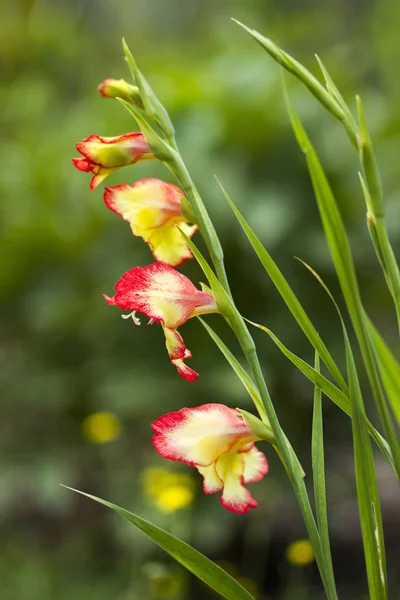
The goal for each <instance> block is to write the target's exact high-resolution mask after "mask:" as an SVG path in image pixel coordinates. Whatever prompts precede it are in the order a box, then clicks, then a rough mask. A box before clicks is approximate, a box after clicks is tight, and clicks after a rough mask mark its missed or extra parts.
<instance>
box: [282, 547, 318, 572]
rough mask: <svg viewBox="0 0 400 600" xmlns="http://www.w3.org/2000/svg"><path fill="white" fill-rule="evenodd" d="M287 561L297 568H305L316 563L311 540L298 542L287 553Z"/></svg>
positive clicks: (287, 549) (288, 548)
mask: <svg viewBox="0 0 400 600" xmlns="http://www.w3.org/2000/svg"><path fill="white" fill-rule="evenodd" d="M285 556H286V560H287V561H288V563H290V564H291V565H294V566H295V567H304V566H306V565H309V564H311V563H312V562H313V561H314V552H313V549H312V545H311V542H310V541H309V540H296V541H295V542H292V543H291V544H289V546H288V547H287V548H286V552H285Z"/></svg>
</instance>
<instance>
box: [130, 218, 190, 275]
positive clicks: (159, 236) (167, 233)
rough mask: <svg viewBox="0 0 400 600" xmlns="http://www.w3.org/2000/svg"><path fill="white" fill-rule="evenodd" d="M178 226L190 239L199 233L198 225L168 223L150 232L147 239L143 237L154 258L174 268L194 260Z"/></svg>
mask: <svg viewBox="0 0 400 600" xmlns="http://www.w3.org/2000/svg"><path fill="white" fill-rule="evenodd" d="M177 225H178V226H179V229H181V230H182V231H183V232H184V233H185V234H186V235H187V236H188V237H189V238H191V237H192V235H193V234H194V233H195V232H196V231H197V225H192V226H190V225H188V224H187V223H183V222H180V223H173V222H172V223H171V222H168V223H166V224H165V225H163V226H162V227H158V228H157V229H153V230H152V231H151V232H149V234H148V235H147V238H146V237H145V236H142V237H143V239H144V240H145V242H147V243H148V244H149V245H150V248H151V250H152V252H153V256H154V258H155V259H156V260H158V261H160V262H163V263H166V264H167V265H171V266H172V267H179V266H180V265H181V264H183V263H184V262H185V260H188V259H190V258H193V254H192V252H191V250H190V248H189V246H188V245H187V243H186V241H185V239H184V238H183V236H182V234H181V232H180V231H179V229H178V227H177Z"/></svg>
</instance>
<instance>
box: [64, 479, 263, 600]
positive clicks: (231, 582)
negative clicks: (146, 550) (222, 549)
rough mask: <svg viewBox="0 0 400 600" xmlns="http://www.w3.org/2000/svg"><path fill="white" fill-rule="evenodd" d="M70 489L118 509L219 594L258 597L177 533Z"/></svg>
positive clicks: (233, 598) (242, 599) (247, 599)
mask: <svg viewBox="0 0 400 600" xmlns="http://www.w3.org/2000/svg"><path fill="white" fill-rule="evenodd" d="M63 487H67V486H63ZM67 489H69V490H72V491H73V492H77V493H78V494H82V496H87V498H90V499H91V500H94V501H95V502H99V504H104V506H107V507H108V508H111V509H112V510H114V511H115V512H116V513H118V514H119V515H120V516H121V517H123V518H124V519H126V520H127V521H129V522H130V523H132V524H133V525H135V527H137V528H138V529H140V530H141V531H143V533H145V534H146V535H147V536H148V537H149V538H150V539H152V540H153V541H154V542H155V543H156V544H158V545H159V546H160V547H161V548H162V549H163V550H165V551H166V552H168V554H169V555H170V556H172V558H174V559H175V560H177V561H178V562H179V563H181V565H183V566H184V567H185V568H186V569H187V570H188V571H190V572H191V573H193V574H194V575H196V577H198V578H199V579H201V581H204V583H206V584H207V585H209V586H210V587H211V588H213V590H215V591H216V592H217V593H218V594H221V596H223V597H224V598H227V600H254V597H253V596H252V595H251V594H249V592H248V591H247V590H245V589H244V587H243V586H241V585H240V584H239V583H238V582H237V581H236V580H235V579H233V577H231V575H229V574H228V573H227V572H226V571H224V570H223V569H221V567H219V566H218V565H216V564H215V563H213V562H212V561H211V560H210V559H208V558H207V557H206V556H204V555H203V554H201V553H200V552H198V551H197V550H195V549H194V548H192V547H191V546H189V544H186V542H183V541H182V540H179V539H178V538H177V537H175V536H174V535H171V534H170V533H168V532H167V531H164V529H161V528H160V527H157V526H156V525H153V524H152V523H149V521H145V520H144V519H142V518H141V517H138V516H137V515H135V514H134V513H131V512H130V511H128V510H125V509H124V508H121V507H120V506H117V505H116V504H112V502H107V500H103V499H102V498H97V497H96V496H92V495H91V494H86V493H85V492H81V491H80V490H75V489H73V488H70V487H67Z"/></svg>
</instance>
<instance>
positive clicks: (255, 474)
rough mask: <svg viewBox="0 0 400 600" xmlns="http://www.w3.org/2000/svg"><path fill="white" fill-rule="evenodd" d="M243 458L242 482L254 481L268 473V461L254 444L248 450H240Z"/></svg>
mask: <svg viewBox="0 0 400 600" xmlns="http://www.w3.org/2000/svg"><path fill="white" fill-rule="evenodd" d="M240 454H241V456H242V457H243V460H244V471H243V479H244V483H254V482H256V481H261V479H262V478H263V477H264V475H266V474H267V473H268V461H267V459H266V458H265V455H264V454H263V453H262V452H260V450H258V448H256V447H255V446H254V445H253V446H252V448H250V450H247V451H244V452H243V451H242V452H240Z"/></svg>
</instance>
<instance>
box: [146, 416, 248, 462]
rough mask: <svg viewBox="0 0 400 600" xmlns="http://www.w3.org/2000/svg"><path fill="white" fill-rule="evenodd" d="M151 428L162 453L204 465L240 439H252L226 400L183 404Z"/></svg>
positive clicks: (179, 459) (183, 460)
mask: <svg viewBox="0 0 400 600" xmlns="http://www.w3.org/2000/svg"><path fill="white" fill-rule="evenodd" d="M152 428H153V431H154V432H155V435H154V436H153V443H154V446H155V448H156V450H157V451H158V452H159V453H160V454H161V456H164V457H165V458H170V459H172V460H178V461H181V462H186V463H188V464H191V465H195V466H201V467H203V466H207V465H210V464H211V463H213V462H214V461H215V460H216V459H217V458H218V457H220V456H221V455H222V454H225V453H226V452H228V451H229V450H230V449H231V448H232V447H233V446H234V445H235V444H236V442H237V441H238V440H239V439H241V438H243V437H249V439H251V435H252V434H251V431H250V430H249V429H248V427H247V425H246V423H245V422H244V420H243V419H242V418H241V417H240V415H239V413H238V412H237V411H236V410H234V409H232V408H228V407H227V406H224V405H223V404H205V405H203V406H199V407H197V408H182V409H181V410H179V411H177V412H172V413H168V414H166V415H164V416H163V417H160V418H159V419H158V420H157V421H155V422H154V423H153V425H152ZM241 460H242V461H243V459H241Z"/></svg>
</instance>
